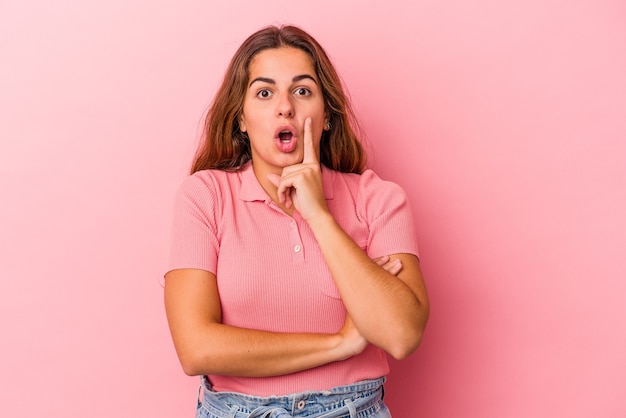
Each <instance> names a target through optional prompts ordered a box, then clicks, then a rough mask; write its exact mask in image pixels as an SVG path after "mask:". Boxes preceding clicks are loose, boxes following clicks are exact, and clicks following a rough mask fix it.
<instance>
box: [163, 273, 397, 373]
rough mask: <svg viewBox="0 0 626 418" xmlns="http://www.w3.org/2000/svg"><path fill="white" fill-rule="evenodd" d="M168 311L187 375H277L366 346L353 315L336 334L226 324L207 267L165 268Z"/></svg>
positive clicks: (317, 363) (346, 354)
mask: <svg viewBox="0 0 626 418" xmlns="http://www.w3.org/2000/svg"><path fill="white" fill-rule="evenodd" d="M391 268H392V267H391V264H390V269H391ZM165 310H166V314H167V319H168V323H169V327H170V332H171V334H172V338H173V340H174V346H175V348H176V352H177V353H178V357H179V360H180V362H181V365H182V367H183V370H184V371H185V373H186V374H188V375H200V374H221V375H236V376H257V377H260V376H278V375H283V374H288V373H294V372H298V371H301V370H306V369H310V368H313V367H317V366H321V365H324V364H327V363H331V362H334V361H339V360H343V359H346V358H349V357H351V356H353V355H356V354H358V353H360V352H361V351H363V349H365V347H366V345H367V341H366V340H365V339H364V338H363V337H362V336H361V335H360V334H359V332H358V331H357V330H356V328H355V327H354V325H353V324H352V322H351V321H350V319H349V318H348V319H347V320H346V324H345V325H344V327H343V328H342V329H341V330H340V331H339V332H338V333H336V334H305V333H302V334H292V333H274V332H265V331H257V330H252V329H244V328H237V327H233V326H229V325H224V324H222V323H221V304H220V300H219V294H218V291H217V284H216V279H215V275H213V274H211V273H209V272H207V271H204V270H196V269H180V270H173V271H170V272H169V273H167V275H166V278H165Z"/></svg>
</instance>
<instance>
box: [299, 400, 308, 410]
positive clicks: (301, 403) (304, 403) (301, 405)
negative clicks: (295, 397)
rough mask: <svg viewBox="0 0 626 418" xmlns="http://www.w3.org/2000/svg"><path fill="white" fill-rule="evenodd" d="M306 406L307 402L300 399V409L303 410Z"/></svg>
mask: <svg viewBox="0 0 626 418" xmlns="http://www.w3.org/2000/svg"><path fill="white" fill-rule="evenodd" d="M305 406H306V402H304V401H300V402H298V409H299V410H301V411H302V410H303V409H304V407H305Z"/></svg>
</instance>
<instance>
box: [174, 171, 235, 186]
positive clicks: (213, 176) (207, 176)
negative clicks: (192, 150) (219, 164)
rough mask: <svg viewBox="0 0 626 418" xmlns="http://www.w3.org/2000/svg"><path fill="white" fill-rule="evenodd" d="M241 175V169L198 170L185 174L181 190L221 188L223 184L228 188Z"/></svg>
mask: <svg viewBox="0 0 626 418" xmlns="http://www.w3.org/2000/svg"><path fill="white" fill-rule="evenodd" d="M240 177H241V171H240V170H237V171H225V170H218V169H213V168H210V169H205V170H199V171H196V172H195V173H192V174H191V175H189V176H187V177H186V178H185V179H184V180H183V181H182V184H181V189H183V190H186V189H188V190H194V189H195V190H198V189H210V190H214V191H217V190H221V189H224V188H225V186H226V187H227V188H230V186H232V183H233V182H238V181H239V179H240Z"/></svg>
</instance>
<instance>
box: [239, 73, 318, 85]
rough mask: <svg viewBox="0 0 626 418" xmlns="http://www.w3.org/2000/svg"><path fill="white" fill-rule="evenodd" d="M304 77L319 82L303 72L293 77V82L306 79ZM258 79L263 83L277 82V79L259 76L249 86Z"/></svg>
mask: <svg viewBox="0 0 626 418" xmlns="http://www.w3.org/2000/svg"><path fill="white" fill-rule="evenodd" d="M304 79H310V80H313V82H314V83H315V84H317V80H316V79H315V78H314V77H313V76H312V75H309V74H301V75H297V76H295V77H294V78H292V79H291V82H292V83H297V82H298V81H300V80H304ZM257 81H259V82H262V83H268V84H276V81H275V80H274V79H272V78H267V77H257V78H255V79H254V80H252V81H251V82H250V84H249V85H248V87H250V86H251V85H253V84H254V83H256V82H257Z"/></svg>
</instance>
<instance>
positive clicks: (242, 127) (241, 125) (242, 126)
mask: <svg viewBox="0 0 626 418" xmlns="http://www.w3.org/2000/svg"><path fill="white" fill-rule="evenodd" d="M239 131H240V132H247V131H248V128H246V122H245V121H244V120H243V115H242V116H239Z"/></svg>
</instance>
